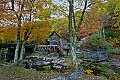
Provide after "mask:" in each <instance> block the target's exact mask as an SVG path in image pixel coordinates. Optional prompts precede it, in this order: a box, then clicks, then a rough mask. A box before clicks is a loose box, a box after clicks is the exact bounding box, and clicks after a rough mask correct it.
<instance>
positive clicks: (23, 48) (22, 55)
mask: <svg viewBox="0 0 120 80" xmlns="http://www.w3.org/2000/svg"><path fill="white" fill-rule="evenodd" d="M25 44H26V40H24V41H23V43H22V48H21V52H20V59H19V60H23V57H24V54H25Z"/></svg>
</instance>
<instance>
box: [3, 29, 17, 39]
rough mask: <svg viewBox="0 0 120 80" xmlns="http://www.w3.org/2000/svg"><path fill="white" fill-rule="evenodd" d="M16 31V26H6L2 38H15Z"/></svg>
mask: <svg viewBox="0 0 120 80" xmlns="http://www.w3.org/2000/svg"><path fill="white" fill-rule="evenodd" d="M16 31H17V30H16V27H4V28H3V29H2V33H1V38H2V40H3V41H4V40H15V38H16Z"/></svg>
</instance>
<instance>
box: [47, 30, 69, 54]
mask: <svg viewBox="0 0 120 80" xmlns="http://www.w3.org/2000/svg"><path fill="white" fill-rule="evenodd" d="M49 45H57V46H59V47H60V49H61V51H62V53H63V54H66V53H67V51H68V41H67V38H66V37H65V36H61V35H59V34H58V33H57V32H56V31H53V32H52V33H51V35H50V36H49Z"/></svg>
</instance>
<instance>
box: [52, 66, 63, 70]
mask: <svg viewBox="0 0 120 80" xmlns="http://www.w3.org/2000/svg"><path fill="white" fill-rule="evenodd" d="M53 68H56V69H61V68H62V66H60V65H56V66H53Z"/></svg>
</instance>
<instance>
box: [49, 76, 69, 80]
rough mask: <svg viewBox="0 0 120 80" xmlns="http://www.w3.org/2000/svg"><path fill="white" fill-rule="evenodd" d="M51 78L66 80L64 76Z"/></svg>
mask: <svg viewBox="0 0 120 80" xmlns="http://www.w3.org/2000/svg"><path fill="white" fill-rule="evenodd" d="M51 80H67V79H66V77H65V76H59V77H58V78H54V79H51Z"/></svg>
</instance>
